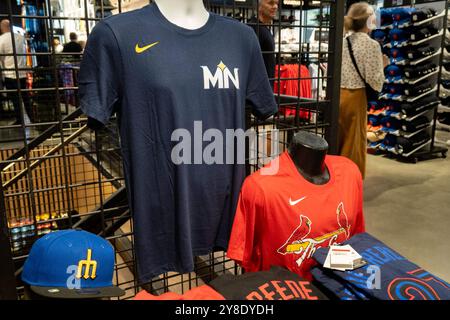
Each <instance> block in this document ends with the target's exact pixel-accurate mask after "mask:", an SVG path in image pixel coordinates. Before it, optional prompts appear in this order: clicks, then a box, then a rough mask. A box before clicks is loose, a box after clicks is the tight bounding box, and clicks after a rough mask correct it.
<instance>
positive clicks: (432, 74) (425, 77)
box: [404, 69, 439, 84]
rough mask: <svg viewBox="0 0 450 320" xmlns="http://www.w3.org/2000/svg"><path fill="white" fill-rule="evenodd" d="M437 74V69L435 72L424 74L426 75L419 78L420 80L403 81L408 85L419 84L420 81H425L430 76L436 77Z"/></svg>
mask: <svg viewBox="0 0 450 320" xmlns="http://www.w3.org/2000/svg"><path fill="white" fill-rule="evenodd" d="M438 73H439V69H437V70H435V71H433V72H431V73H429V74H426V75H424V76H423V77H420V78H416V79H404V80H405V82H406V83H409V84H416V83H417V82H420V81H422V80H425V79H427V78H429V77H431V76H434V75H436V74H438Z"/></svg>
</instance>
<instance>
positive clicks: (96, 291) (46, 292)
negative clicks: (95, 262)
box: [30, 286, 125, 299]
mask: <svg viewBox="0 0 450 320" xmlns="http://www.w3.org/2000/svg"><path fill="white" fill-rule="evenodd" d="M30 288H31V290H32V291H33V292H34V293H36V294H38V295H40V296H43V297H46V298H55V299H92V298H110V297H120V296H123V295H124V294H125V291H124V290H122V289H120V288H119V287H115V286H112V287H105V288H86V289H69V288H55V287H38V286H30Z"/></svg>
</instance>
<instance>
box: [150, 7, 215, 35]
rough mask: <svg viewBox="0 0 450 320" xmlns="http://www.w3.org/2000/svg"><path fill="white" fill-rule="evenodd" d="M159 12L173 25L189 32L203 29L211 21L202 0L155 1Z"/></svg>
mask: <svg viewBox="0 0 450 320" xmlns="http://www.w3.org/2000/svg"><path fill="white" fill-rule="evenodd" d="M154 1H155V2H156V4H157V5H158V8H159V11H161V13H162V15H163V16H164V17H165V18H166V19H167V20H169V21H170V22H171V23H173V24H175V25H177V26H179V27H182V28H185V29H189V30H195V29H199V28H201V27H203V26H204V25H205V24H206V23H207V22H208V19H209V12H208V11H207V10H206V8H205V6H204V5H203V1H202V0H176V1H173V0H154Z"/></svg>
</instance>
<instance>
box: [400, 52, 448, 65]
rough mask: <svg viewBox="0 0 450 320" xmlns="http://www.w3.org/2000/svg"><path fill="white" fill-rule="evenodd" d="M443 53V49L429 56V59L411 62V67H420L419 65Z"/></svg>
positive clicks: (424, 58)
mask: <svg viewBox="0 0 450 320" xmlns="http://www.w3.org/2000/svg"><path fill="white" fill-rule="evenodd" d="M441 53H442V49H439V50H438V51H436V52H435V53H433V54H432V55H429V56H428V57H423V58H420V59H417V60H413V61H409V63H408V64H409V65H411V66H415V65H418V64H419V63H422V62H425V61H427V60H429V59H432V58H434V57H438V56H439V55H440V54H441Z"/></svg>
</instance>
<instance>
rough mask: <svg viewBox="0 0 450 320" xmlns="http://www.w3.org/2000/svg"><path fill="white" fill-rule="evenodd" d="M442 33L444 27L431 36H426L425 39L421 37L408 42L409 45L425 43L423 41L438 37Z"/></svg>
mask: <svg viewBox="0 0 450 320" xmlns="http://www.w3.org/2000/svg"><path fill="white" fill-rule="evenodd" d="M442 35H444V29H441V30H440V31H439V32H438V33H436V34H435V35H432V36H431V37H428V38H425V39H422V40H419V41H414V42H410V43H409V45H410V46H417V45H419V44H422V43H425V42H427V41H430V40H432V39H435V38H437V37H440V36H442Z"/></svg>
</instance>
